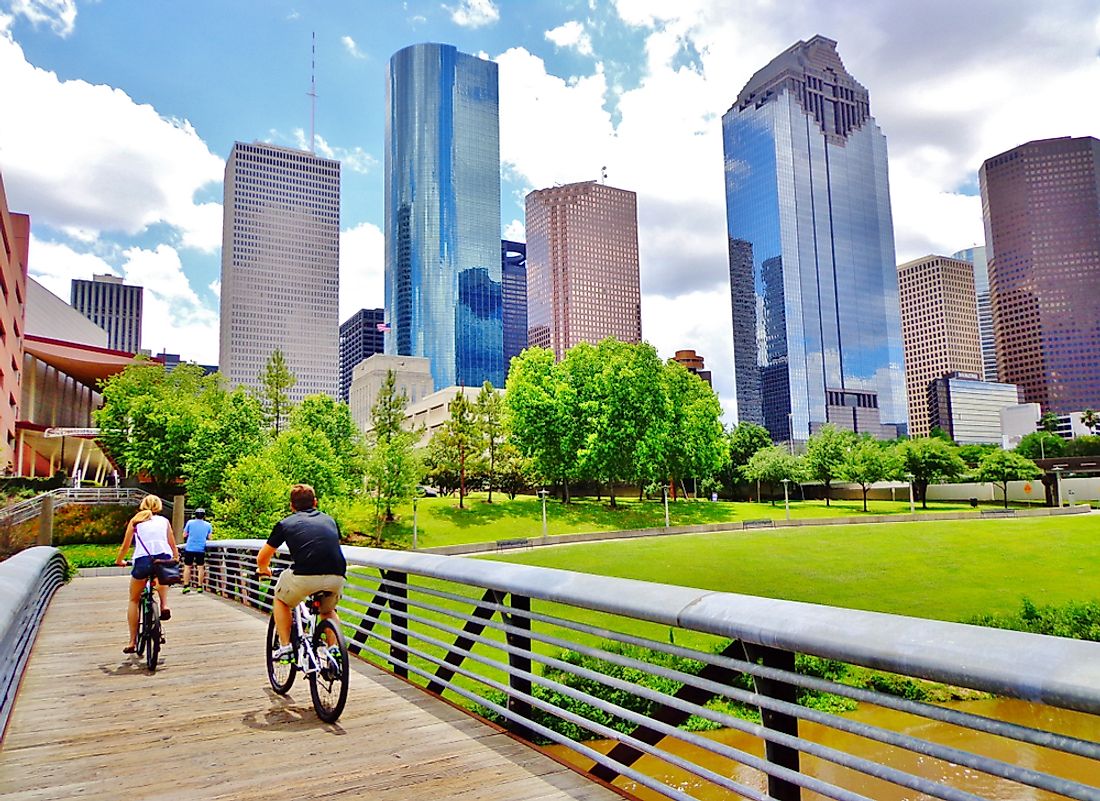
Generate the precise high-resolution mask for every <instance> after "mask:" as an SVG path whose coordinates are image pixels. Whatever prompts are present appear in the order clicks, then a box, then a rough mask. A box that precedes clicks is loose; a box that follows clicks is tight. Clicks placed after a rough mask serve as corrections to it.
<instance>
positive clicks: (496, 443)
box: [475, 381, 514, 503]
mask: <svg viewBox="0 0 1100 801" xmlns="http://www.w3.org/2000/svg"><path fill="white" fill-rule="evenodd" d="M475 411H476V413H477V419H478V425H479V426H480V427H481V436H482V438H483V440H484V442H485V450H486V454H487V456H488V481H487V484H488V486H489V503H492V502H493V483H494V481H495V479H496V466H497V451H498V450H499V448H500V445H501V443H502V442H503V440H504V401H503V399H502V398H501V395H500V393H499V392H497V391H496V390H495V389H493V385H492V384H490V383H489V382H488V381H486V382H485V383H484V384H483V385H482V387H481V392H479V393H478V396H477V404H476V409H475ZM513 497H514V496H513Z"/></svg>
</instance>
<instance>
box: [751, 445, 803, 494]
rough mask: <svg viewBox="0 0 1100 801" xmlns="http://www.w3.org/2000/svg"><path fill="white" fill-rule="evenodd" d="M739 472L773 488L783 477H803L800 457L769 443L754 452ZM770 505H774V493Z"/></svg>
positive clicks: (794, 478) (795, 479)
mask: <svg viewBox="0 0 1100 801" xmlns="http://www.w3.org/2000/svg"><path fill="white" fill-rule="evenodd" d="M741 474H742V475H743V476H744V477H745V478H746V479H747V480H749V481H759V482H761V483H763V484H767V485H769V486H771V487H772V488H773V489H774V488H775V487H776V486H777V485H779V484H781V483H783V479H787V481H794V482H799V481H802V480H803V478H804V477H805V472H804V467H803V464H802V459H801V457H798V456H794V455H793V454H791V453H790V452H789V451H788V450H787V449H786V448H783V447H781V446H779V445H769V446H767V447H766V448H761V449H760V450H758V451H757V452H756V453H754V454H753V455H752V456H751V457H749V461H748V462H747V463H746V464H745V465H744V466H743V467H742V468H741ZM772 505H773V506H774V505H775V497H774V493H773V497H772Z"/></svg>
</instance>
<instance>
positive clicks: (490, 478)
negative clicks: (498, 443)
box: [489, 444, 496, 503]
mask: <svg viewBox="0 0 1100 801" xmlns="http://www.w3.org/2000/svg"><path fill="white" fill-rule="evenodd" d="M495 456H496V452H495V449H494V448H493V446H492V445H491V444H490V445H489V503H492V502H493V461H494V457H495Z"/></svg>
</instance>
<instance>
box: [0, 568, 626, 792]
mask: <svg viewBox="0 0 1100 801" xmlns="http://www.w3.org/2000/svg"><path fill="white" fill-rule="evenodd" d="M127 582H128V579H127V578H125V577H103V578H78V579H76V580H74V581H73V582H72V583H71V584H70V585H68V586H66V587H64V588H62V589H61V590H60V591H59V592H58V594H57V596H56V597H55V599H54V602H53V603H52V604H51V607H50V609H49V611H48V612H47V615H46V618H45V620H44V622H43V626H42V629H41V631H40V633H39V638H38V642H37V643H36V644H35V648H34V653H33V656H32V658H31V663H30V666H29V668H28V670H27V673H26V676H25V677H24V680H23V685H22V688H21V690H20V693H19V697H18V699H17V701H16V705H15V709H14V712H13V715H12V719H11V724H10V726H9V728H8V732H7V735H6V738H5V741H4V745H3V750H2V751H0V795H3V797H4V799H5V801H9V800H11V801H15V800H16V799H18V800H19V801H31V800H32V799H33V800H34V801H39V800H40V799H42V800H46V799H68V798H74V797H80V798H85V799H105V800H106V799H118V798H147V797H154V796H155V797H164V798H188V799H192V798H194V799H200V798H208V799H227V800H228V799H233V801H245V800H246V799H257V801H258V799H261V798H262V799H268V798H271V797H273V796H275V797H279V796H280V795H283V794H291V795H288V796H287V797H299V798H315V797H320V796H325V797H346V798H371V799H380V800H382V801H384V800H385V799H402V801H403V800H404V799H408V798H432V799H433V801H435V799H447V798H464V799H516V801H520V800H522V801H543V800H544V799H614V798H619V797H620V796H618V795H617V794H616V793H615V792H613V791H612V790H609V789H607V788H605V787H603V786H601V785H599V784H596V783H593V782H591V781H589V780H587V779H586V778H584V777H583V776H580V775H578V774H577V773H574V772H573V771H571V770H569V769H568V768H566V767H563V766H562V765H560V764H559V763H557V762H556V761H554V760H552V759H551V758H549V757H547V756H546V755H545V754H543V753H541V752H539V751H538V750H537V749H534V748H531V747H528V746H526V745H524V744H522V743H519V742H517V741H516V740H514V739H512V738H511V737H509V736H508V735H506V734H503V733H501V732H499V731H497V730H496V729H494V728H493V727H490V726H488V725H485V724H484V723H482V722H480V721H479V720H477V719H475V718H473V717H471V716H469V715H467V714H465V713H463V712H462V711H460V710H458V709H455V708H454V707H452V706H451V705H449V704H446V703H444V702H442V701H440V700H439V699H437V698H433V697H432V696H430V695H428V694H426V693H424V692H422V691H420V690H418V689H417V688H415V687H411V686H409V685H408V684H406V683H405V682H402V681H400V680H399V679H397V678H395V677H393V676H391V675H389V674H386V673H384V672H382V671H380V670H377V669H375V668H373V667H372V666H370V665H366V664H365V663H361V662H358V660H353V665H354V666H355V672H354V673H353V675H352V680H351V689H350V695H349V698H348V705H347V708H346V709H345V711H344V714H343V716H342V717H341V719H340V721H339V722H338V723H337V724H333V725H328V724H324V723H322V722H321V721H319V720H318V719H317V717H316V715H315V714H314V712H313V708H312V705H311V703H310V698H309V685H308V683H307V682H306V681H304V680H303V679H302V677H301V676H299V677H298V679H297V681H296V682H295V684H294V688H293V689H292V690H291V692H290V694H289V695H288V696H285V697H282V696H278V695H275V693H273V692H271V689H270V687H269V686H268V683H267V677H266V674H265V672H264V654H263V643H264V636H265V633H266V625H267V623H266V620H265V619H264V618H262V617H261V616H259V615H257V614H255V613H252V612H249V611H247V610H245V609H243V608H242V607H240V606H238V605H236V604H232V603H229V602H227V601H224V600H222V599H219V598H216V597H212V596H210V595H195V594H191V595H181V594H180V593H179V592H178V591H175V590H173V591H172V594H171V596H170V605H171V607H172V611H173V615H172V619H171V620H170V621H168V622H166V623H165V630H166V638H167V642H166V643H165V644H164V646H163V648H162V650H161V661H162V663H161V665H160V666H159V667H158V669H157V672H156V673H155V674H152V675H150V674H149V673H148V672H147V671H146V670H145V669H144V663H139V662H138V661H137V660H136V659H134V658H133V657H130V656H126V655H124V654H123V653H122V650H121V649H122V646H123V645H124V644H125V637H126V634H125V602H124V599H125V595H126V585H127Z"/></svg>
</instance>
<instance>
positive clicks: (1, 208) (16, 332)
mask: <svg viewBox="0 0 1100 801" xmlns="http://www.w3.org/2000/svg"><path fill="white" fill-rule="evenodd" d="M30 236H31V218H30V217H28V216H27V215H26V214H13V213H11V212H10V211H9V210H8V198H7V195H5V194H4V181H3V178H2V177H0V238H2V239H3V247H0V294H2V296H3V297H2V299H0V470H3V471H4V472H11V471H12V470H13V469H14V466H15V441H16V440H15V436H16V435H15V423H16V420H17V419H18V418H19V398H20V384H21V377H22V370H23V325H24V308H25V306H24V304H25V302H26V297H27V252H28V250H29V244H30Z"/></svg>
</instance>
